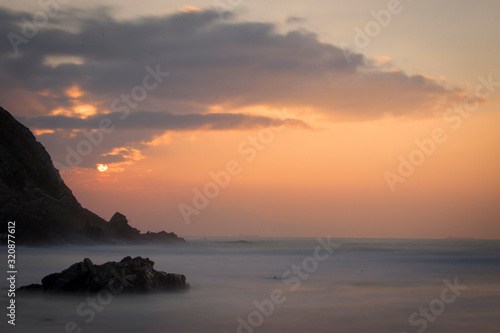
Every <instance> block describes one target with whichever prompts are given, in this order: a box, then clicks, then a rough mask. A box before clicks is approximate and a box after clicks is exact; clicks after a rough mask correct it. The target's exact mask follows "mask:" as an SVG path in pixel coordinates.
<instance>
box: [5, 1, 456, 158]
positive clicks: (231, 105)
mask: <svg viewBox="0 0 500 333" xmlns="http://www.w3.org/2000/svg"><path fill="white" fill-rule="evenodd" d="M23 17H26V18H28V20H31V18H32V17H33V15H32V13H31V14H30V13H22V12H12V11H8V10H5V9H0V31H1V34H2V35H3V36H8V34H9V33H15V34H17V35H18V36H22V35H23V25H24V24H25V23H23ZM300 20H301V19H300V18H289V19H288V20H287V21H288V22H289V23H293V22H300ZM275 28H276V27H275V25H274V24H264V23H255V22H236V21H228V20H224V21H221V20H220V18H219V15H218V13H217V12H216V11H211V10H205V11H197V12H189V13H178V14H172V15H165V16H155V17H153V16H150V17H142V18H137V19H134V20H127V21H119V20H116V19H115V18H114V17H113V15H112V10H111V9H110V8H106V7H102V8H97V9H94V10H89V11H82V10H75V9H67V10H61V11H59V12H58V13H57V15H55V16H54V17H51V18H50V20H49V24H47V25H46V26H44V27H40V29H39V31H38V32H37V33H36V35H35V36H33V37H32V38H28V41H27V43H26V44H24V43H23V44H19V45H18V47H19V50H20V52H19V53H17V54H16V53H15V52H14V50H13V48H12V46H11V44H10V42H9V38H5V37H4V38H1V39H0V86H1V87H2V89H1V90H0V104H2V106H4V107H6V108H7V109H9V110H11V111H12V112H13V113H14V114H15V115H17V116H20V117H23V118H22V121H23V122H24V123H25V124H27V125H29V126H31V127H32V128H39V129H41V128H46V129H57V130H56V131H55V133H53V134H50V135H44V136H43V138H42V139H43V140H45V141H44V144H46V145H49V146H50V145H53V146H51V147H52V148H50V147H49V150H52V151H56V150H57V149H59V150H60V148H61V146H57V145H60V144H61V143H64V142H66V141H67V140H69V139H68V138H69V137H68V135H69V134H68V133H69V130H72V129H82V128H95V127H96V124H98V121H99V119H100V118H102V117H105V116H103V115H102V113H103V112H104V111H106V112H108V111H110V110H111V111H115V110H114V107H113V106H116V105H117V104H116V101H117V100H119V101H120V100H121V99H122V98H123V96H124V95H131V93H132V92H133V91H134V88H136V87H144V78H145V76H146V75H148V73H150V72H148V70H147V68H161V70H162V71H164V72H169V76H168V77H164V78H162V80H161V82H158V85H157V86H156V85H155V87H154V89H148V90H147V91H146V93H147V96H146V97H145V98H144V99H143V100H142V99H141V100H140V103H139V102H138V103H137V105H135V106H134V107H129V108H130V111H132V112H131V113H130V116H129V117H128V118H127V120H125V121H121V122H119V129H117V131H127V132H128V134H127V136H125V135H117V136H116V138H117V139H116V140H115V139H113V140H115V141H116V142H115V141H113V140H108V141H107V143H106V147H105V148H106V149H108V151H109V149H112V148H113V147H122V146H124V145H125V143H131V142H132V143H133V142H136V143H137V142H142V141H144V140H147V139H148V138H149V139H150V138H151V137H152V136H154V135H159V134H161V133H164V132H165V131H168V130H171V131H174V130H177V131H178V130H192V129H205V130H223V129H235V128H245V129H247V128H253V127H259V126H263V124H264V123H268V122H269V120H270V119H271V118H272V115H271V114H270V115H269V117H265V116H258V117H257V116H252V115H250V114H236V113H235V112H237V111H235V110H237V109H238V108H243V107H249V108H250V107H252V106H260V105H265V106H267V107H269V108H270V109H271V108H277V109H283V108H285V107H288V108H298V109H301V108H303V109H307V110H314V111H316V112H321V113H323V114H325V115H329V116H331V117H332V118H337V119H347V120H353V119H354V120H369V119H377V118H380V117H382V116H384V115H392V116H408V115H413V114H415V113H417V112H418V113H419V114H426V113H429V114H430V113H432V112H435V111H436V110H437V109H439V108H442V107H446V106H448V105H449V104H450V103H452V102H454V101H456V100H457V99H458V98H459V97H460V96H461V94H462V92H461V91H458V90H454V89H449V88H447V87H445V86H443V85H442V84H440V83H438V82H436V81H434V80H432V79H429V78H427V77H424V76H422V75H414V76H411V75H407V74H405V73H404V72H402V71H394V70H388V69H387V67H386V66H379V65H377V62H376V61H374V60H373V59H367V58H366V57H364V56H363V55H362V54H349V58H350V61H347V59H346V57H345V54H344V52H345V51H344V50H343V49H341V48H339V47H337V46H334V45H331V44H326V43H322V42H321V41H319V39H318V37H317V35H315V34H314V33H310V32H307V31H303V30H300V31H291V32H288V33H286V34H280V33H278V32H276V29H275ZM54 59H58V60H57V61H56V60H54ZM61 59H63V60H61ZM64 59H72V60H71V61H66V62H65V61H64ZM75 59H76V60H75ZM151 82H153V81H149V83H150V84H151ZM73 86H78V87H79V89H80V90H81V91H82V92H83V95H81V96H77V97H75V96H70V95H69V94H68V93H67V91H68V89H69V88H70V87H73ZM137 91H139V90H137ZM137 91H136V92H137ZM143 91H145V90H144V89H143ZM77 104H89V105H93V106H94V107H95V108H96V111H97V113H98V115H97V116H94V117H89V118H86V119H79V118H76V117H75V118H72V116H71V115H69V116H66V117H63V116H54V115H51V112H53V110H55V109H66V110H71V109H72V108H73V107H74V106H75V105H77ZM120 105H122V106H123V105H125V102H123V100H121V102H120ZM214 106H217V112H218V113H213V107H214ZM137 110H151V112H137ZM164 110H170V111H169V112H165V111H164ZM99 114H101V115H99ZM115 116H116V115H114V114H112V115H111V117H115ZM295 124H297V125H298V126H301V127H308V126H307V124H305V123H303V122H299V121H296V122H295ZM133 129H136V131H135V132H134V133H135V134H134V135H132V134H130V132H131V130H133ZM118 138H119V139H118ZM71 140H73V139H71ZM120 140H121V142H120ZM102 151H103V152H104V151H105V149H104V147H103V148H102Z"/></svg>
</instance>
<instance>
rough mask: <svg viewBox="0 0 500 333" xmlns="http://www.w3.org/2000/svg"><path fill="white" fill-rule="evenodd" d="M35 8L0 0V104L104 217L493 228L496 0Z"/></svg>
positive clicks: (373, 228)
mask: <svg viewBox="0 0 500 333" xmlns="http://www.w3.org/2000/svg"><path fill="white" fill-rule="evenodd" d="M41 3H46V4H50V5H48V6H45V8H44V7H43V6H41V5H40V4H39V3H38V1H32V2H23V1H18V2H13V1H5V0H3V1H2V0H0V31H1V32H2V35H3V37H2V38H1V39H0V84H1V87H2V89H0V105H1V106H2V107H4V108H6V109H7V110H8V111H9V112H11V113H12V114H13V115H14V116H15V117H16V118H17V119H18V120H19V121H21V122H22V123H23V124H25V125H26V126H28V127H29V128H30V129H31V130H32V131H33V132H34V133H35V135H36V137H37V139H38V140H39V141H40V142H41V143H42V144H43V145H44V146H45V147H46V149H47V150H48V152H49V153H50V155H51V156H52V159H53V161H54V163H55V164H56V166H57V167H58V168H59V170H60V171H61V174H62V177H63V179H64V180H65V182H66V184H67V185H68V186H69V187H70V188H71V189H72V190H73V193H74V194H75V196H76V197H77V199H78V200H79V201H80V202H81V203H82V205H83V206H84V207H86V208H88V209H90V210H92V211H94V212H96V213H97V214H99V215H100V216H101V217H103V218H104V219H106V220H109V218H110V217H111V216H112V215H113V213H114V212H116V211H119V212H121V213H122V214H124V215H126V216H127V217H128V219H129V220H130V223H131V225H132V226H134V227H136V228H138V229H141V230H142V231H148V230H150V231H159V230H167V231H173V232H175V233H177V234H180V235H182V236H239V235H259V236H269V237H280V236H292V237H300V236H304V237H316V236H324V235H331V236H332V237H377V238H379V237H380V238H393V237H396V238H445V237H447V236H448V235H452V236H455V237H464V236H470V237H476V238H500V171H499V170H500V131H499V124H500V113H499V111H500V110H499V106H500V66H499V65H498V61H499V60H498V59H499V55H500V38H499V31H500V2H498V1H497V0H491V1H488V0H484V1H480V2H477V1H472V0H468V1H465V0H453V1H452V0H442V1H425V0H419V1H416V0H415V1H411V0H401V1H396V0H381V1H379V0H355V1H308V2H306V1H296V0H286V1H284V0H279V1H272V2H270V1H263V0H254V1H248V0H216V1H212V0H210V1H192V2H186V1H159V0H143V1H129V0H127V1H123V0H113V1H111V0H106V1H104V2H103V1H96V0H88V1H67V0H64V1H63V0H52V1H50V0H45V1H42V2H41ZM63 3H65V4H63Z"/></svg>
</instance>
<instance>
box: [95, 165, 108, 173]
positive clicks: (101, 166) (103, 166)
mask: <svg viewBox="0 0 500 333" xmlns="http://www.w3.org/2000/svg"><path fill="white" fill-rule="evenodd" d="M97 170H99V171H100V172H104V171H106V170H108V165H107V164H98V165H97Z"/></svg>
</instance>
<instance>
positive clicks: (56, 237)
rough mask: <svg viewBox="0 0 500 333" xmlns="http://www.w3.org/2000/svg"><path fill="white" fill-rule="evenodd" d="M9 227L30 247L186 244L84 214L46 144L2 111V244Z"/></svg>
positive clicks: (122, 222)
mask: <svg viewBox="0 0 500 333" xmlns="http://www.w3.org/2000/svg"><path fill="white" fill-rule="evenodd" d="M8 221H15V222H16V238H18V239H22V243H23V244H24V245H46V244H68V243H108V244H109V243H116V242H143V243H144V242H151V241H171V240H176V241H183V239H182V238H179V237H177V236H176V235H175V234H172V237H162V235H161V234H158V235H157V236H155V235H156V234H151V235H150V234H140V232H139V230H137V229H135V228H133V227H131V226H130V225H128V221H127V219H126V217H125V216H123V215H122V214H120V213H116V214H115V215H114V216H113V218H112V219H111V221H110V222H109V223H108V222H106V221H105V220H104V219H102V218H101V217H99V216H97V215H96V214H94V213H92V212H91V211H89V210H87V209H85V208H83V207H82V206H81V205H80V203H79V202H78V200H77V199H76V198H75V196H74V195H73V193H72V192H71V190H70V189H69V188H68V187H67V186H66V184H65V183H64V181H63V180H62V178H61V176H60V174H59V171H58V170H57V169H56V168H55V167H54V165H53V163H52V160H51V158H50V156H49V154H48V153H47V151H46V150H45V148H44V147H43V146H42V144H41V143H39V142H38V141H37V140H36V138H35V136H34V135H33V134H32V133H31V131H30V130H29V129H28V128H27V127H25V126H23V125H22V124H21V123H19V122H18V121H17V120H16V119H15V118H14V117H12V115H11V114H10V113H9V112H7V111H6V110H5V109H3V108H1V107H0V243H4V242H5V232H6V231H7V223H8ZM2 233H3V234H2Z"/></svg>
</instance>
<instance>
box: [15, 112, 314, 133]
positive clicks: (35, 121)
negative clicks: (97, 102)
mask: <svg viewBox="0 0 500 333" xmlns="http://www.w3.org/2000/svg"><path fill="white" fill-rule="evenodd" d="M125 116H126V117H124V114H122V113H113V114H104V115H97V116H93V117H89V118H86V119H81V118H73V117H66V116H40V117H29V118H26V117H18V119H19V120H20V121H21V122H22V123H23V124H25V125H26V126H28V127H31V128H37V129H65V130H68V129H69V130H71V129H87V130H91V129H99V127H100V124H101V121H102V120H103V119H107V120H109V121H108V123H109V124H111V125H113V126H115V127H117V128H119V129H152V130H168V131H182V130H188V131H189V130H199V129H205V130H228V129H254V128H259V127H266V126H281V125H283V124H287V125H293V126H295V127H301V128H310V127H309V125H308V124H306V123H305V122H303V121H301V120H296V119H287V118H272V117H264V116H252V115H244V114H231V113H208V114H186V115H178V114H172V113H168V112H150V111H138V112H133V113H130V114H125Z"/></svg>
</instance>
